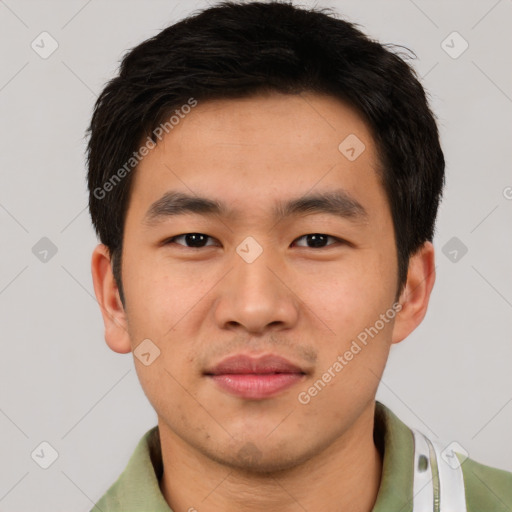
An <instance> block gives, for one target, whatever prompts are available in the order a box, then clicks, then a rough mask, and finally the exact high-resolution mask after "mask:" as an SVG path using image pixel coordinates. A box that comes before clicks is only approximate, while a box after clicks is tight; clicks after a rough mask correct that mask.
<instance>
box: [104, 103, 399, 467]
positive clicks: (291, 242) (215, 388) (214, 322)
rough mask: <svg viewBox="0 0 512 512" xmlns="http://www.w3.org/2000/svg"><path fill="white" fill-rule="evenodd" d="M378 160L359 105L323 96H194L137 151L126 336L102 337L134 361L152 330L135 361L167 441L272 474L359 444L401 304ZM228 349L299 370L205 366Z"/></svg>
mask: <svg viewBox="0 0 512 512" xmlns="http://www.w3.org/2000/svg"><path fill="white" fill-rule="evenodd" d="M347 137H349V139H347ZM355 137H357V138H355ZM343 141H345V142H343ZM340 144H341V146H340ZM363 144H364V146H363ZM378 165H379V163H378V158H377V154H376V149H375V146H374V143H373V141H372V137H371V135H370V132H369V130H368V128H367V126H366V125H365V123H364V122H363V121H362V119H361V118H360V117H359V116H358V115H357V113H356V112H355V111H354V110H352V109H351V108H349V107H348V106H346V105H344V104H343V103H341V102H340V101H339V100H337V99H334V98H331V97H328V96H320V95H314V94H302V95H279V94H273V95H269V96H258V97H251V98H248V99H240V100H222V101H211V102H205V103H201V102H199V103H198V105H197V106H196V107H195V108H193V109H192V111H191V112H190V113H189V114H187V115H186V116H185V117H184V118H183V119H181V120H180V122H179V124H177V125H176V126H174V128H173V129H172V130H171V131H169V133H168V134H167V135H165V137H164V138H163V140H162V141H161V142H159V143H158V144H157V146H156V147H155V148H154V149H152V150H151V151H150V152H149V154H148V155H147V156H146V157H145V158H144V159H143V160H142V161H141V163H140V164H139V166H138V168H137V170H136V174H135V175H134V182H133V184H132V186H133V188H132V193H131V197H130V203H129V208H128V212H127V217H126V224H125V231H124V247H123V256H122V262H123V263H122V281H123V286H124V292H125V297H126V308H125V309H124V311H123V310H122V308H121V309H119V310H118V313H115V312H114V313H113V314H114V315H116V314H118V320H119V321H118V322H117V323H118V324H120V323H122V324H123V326H124V329H121V328H118V327H115V326H111V327H110V328H108V329H107V333H106V339H107V342H108V343H109V345H110V346H111V348H112V349H113V350H116V351H118V352H127V351H130V350H134V351H135V354H137V353H138V352H137V350H136V349H137V347H139V344H141V343H142V342H143V340H146V341H144V343H145V345H144V344H143V345H140V348H139V349H138V351H139V352H142V353H143V354H145V355H144V356H143V358H142V359H144V358H145V363H148V364H144V363H143V362H142V361H141V360H140V359H139V358H138V357H135V365H136V368H137V372H138V377H139V379H140V382H141V384H142V387H143V389H144V392H145V394H146V395H147V397H148V399H149V401H150V402H151V404H152V406H153V407H154V409H155V410H156V412H157V414H158V419H159V425H160V428H161V430H162V432H163V433H164V435H166V436H168V438H173V439H176V440H179V442H180V443H182V442H184V443H186V445H187V446H189V447H191V448H193V449H194V450H196V451H197V452H198V453H201V454H202V455H204V456H207V457H208V458H209V459H211V460H213V461H217V462H221V463H223V464H227V465H229V466H232V467H240V468H242V467H243V468H248V467H251V468H253V469H258V470H261V471H264V470H271V469H283V468H287V467H291V466H294V465H297V464H299V463H301V462H304V461H306V460H307V459H308V458H310V457H312V456H313V455H314V454H316V453H319V452H320V451H321V450H322V449H324V448H325V447H327V446H329V445H330V444H332V443H333V442H335V441H336V440H339V439H347V436H349V433H350V432H352V431H353V430H354V425H356V424H357V422H358V421H359V419H360V418H361V417H362V415H363V413H364V411H366V410H368V408H369V407H370V404H373V400H374V397H375V393H376V390H377V386H378V382H379V378H380V376H381V374H382V372H383V369H384V365H385V362H386V359H387V356H388V353H389V348H390V345H391V343H393V342H394V341H397V334H396V332H395V334H394V333H393V331H394V328H395V324H397V323H398V322H399V321H400V320H399V319H400V315H401V314H402V312H400V313H397V309H395V310H393V309H392V308H393V304H394V298H395V293H396V291H397V290H396V283H397V256H396V248H395V238H394V231H393V224H392V218H391V213H390V209H389V206H388V202H387V198H386V196H385V193H384V189H383V187H382V184H381V182H380V178H379V176H378V174H377V169H378ZM134 172H135V171H134ZM166 194H168V196H167V201H166V200H165V195H166ZM178 194H182V195H187V196H190V198H192V199H195V202H194V203H193V204H192V203H191V201H187V200H186V198H184V197H183V196H178ZM162 198H164V199H162ZM177 199H180V201H179V202H177ZM199 199H201V201H200V200H199ZM202 200H207V201H202ZM109 275H110V274H109ZM97 282H99V278H97V277H96V278H95V283H97ZM104 282H105V281H104ZM109 283H111V284H112V280H110V281H109ZM95 286H96V284H95ZM112 287H114V285H112ZM117 304H119V301H117ZM364 333H366V336H365V334H364ZM370 333H371V334H370ZM147 340H150V341H147ZM148 354H149V355H148ZM233 355H246V356H249V357H254V358H259V357H260V356H266V355H272V356H280V357H282V358H285V359H286V360H287V361H288V362H289V363H291V364H292V365H294V370H293V371H290V369H289V368H288V369H287V370H286V369H283V367H278V368H277V370H278V373H274V374H273V375H270V374H269V371H267V370H268V368H267V370H265V371H266V375H263V373H265V371H261V372H260V374H259V375H255V374H254V373H253V374H252V375H250V374H249V375H247V374H246V375H239V374H238V375H236V374H235V373H236V371H235V370H233V369H229V370H226V369H225V371H224V374H223V375H216V376H212V375H211V373H212V371H213V370H212V369H213V368H214V367H216V365H217V364H218V363H220V362H222V360H223V359H225V358H226V357H228V356H233ZM268 361H270V360H267V362H268ZM239 364H241V363H239ZM270 366H272V365H270ZM242 367H243V365H242V366H239V369H240V368H242ZM253 370H254V368H253ZM274 370H276V368H274ZM280 371H282V373H280ZM220 373H222V371H221V372H220Z"/></svg>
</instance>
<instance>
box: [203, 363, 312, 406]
mask: <svg viewBox="0 0 512 512" xmlns="http://www.w3.org/2000/svg"><path fill="white" fill-rule="evenodd" d="M204 375H205V376H207V377H209V378H210V379H212V381H213V382H215V384H216V385H218V386H219V387H220V388H221V389H223V390H225V391H227V392H228V393H230V394H232V395H235V396H238V397H242V398H250V399H263V398H268V397H271V396H275V395H277V394H278V393H280V392H282V391H284V390H286V389H288V388H290V387H291V386H293V385H295V384H297V383H299V382H301V381H302V380H304V378H305V376H306V372H305V371H304V370H303V369H302V368H300V367H299V366H298V365H296V364H294V363H292V362H291V361H289V360H288V359H285V358H284V357H282V356H279V355H277V354H267V355H264V356H260V357H252V356H249V355H245V354H238V355H234V356H230V357H227V358H225V359H223V360H222V361H221V362H220V363H218V364H217V365H215V366H214V367H213V368H211V369H209V370H207V371H205V372H204Z"/></svg>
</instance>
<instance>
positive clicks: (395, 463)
mask: <svg viewBox="0 0 512 512" xmlns="http://www.w3.org/2000/svg"><path fill="white" fill-rule="evenodd" d="M374 439H375V443H376V445H377V446H378V447H379V449H380V451H381V453H382V454H383V464H382V476H381V482H380V487H379V492H378V494H377V500H376V502H375V505H374V507H373V510H372V512H386V511H389V510H393V511H396V512H412V488H413V474H414V471H413V469H414V468H413V464H414V459H413V453H414V444H413V437H412V432H411V430H410V429H409V427H407V426H406V425H405V424H404V423H402V421H400V420H399V419H398V418H397V417H396V416H395V415H394V414H393V412H391V411H390V410H389V409H388V408H387V407H386V406H385V405H383V404H381V403H380V402H376V408H375V428H374ZM162 473H163V464H162V451H161V445H160V436H159V431H158V426H155V427H153V428H151V429H150V430H148V431H147V432H146V433H145V434H144V435H143V437H142V438H141V440H140V441H139V443H138V444H137V447H136V448H135V451H134V452H133V455H132V456H131V458H130V460H129V461H128V464H127V466H126V468H125V470H124V471H123V473H122V474H121V475H120V477H119V478H118V479H117V480H116V482H115V483H114V484H113V485H112V486H111V487H110V488H109V489H108V491H107V492H106V493H105V495H104V496H103V497H102V498H101V499H100V501H99V502H98V503H97V505H96V507H95V508H94V509H93V510H92V511H91V512H97V511H100V510H109V511H111V512H118V511H119V512H121V511H123V512H135V511H140V510H151V511H152V512H172V509H171V508H170V507H169V505H168V504H167V502H166V501H165V499H164V496H163V494H162V492H161V490H160V485H159V480H160V478H161V476H162Z"/></svg>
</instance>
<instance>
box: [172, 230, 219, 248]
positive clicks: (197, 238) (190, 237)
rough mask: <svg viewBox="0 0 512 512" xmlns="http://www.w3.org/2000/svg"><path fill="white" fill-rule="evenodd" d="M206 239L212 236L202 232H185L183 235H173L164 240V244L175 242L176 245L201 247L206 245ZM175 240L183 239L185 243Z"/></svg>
mask: <svg viewBox="0 0 512 512" xmlns="http://www.w3.org/2000/svg"><path fill="white" fill-rule="evenodd" d="M208 239H212V237H210V236H208V235H205V234H203V233H185V234H183V235H177V236H173V237H172V238H169V239H168V240H166V242H165V245H167V244H172V243H177V244H178V245H185V247H188V248H190V249H200V248H201V247H206V246H207V245H212V244H206V242H207V240H208ZM177 240H183V241H184V242H185V243H181V242H177Z"/></svg>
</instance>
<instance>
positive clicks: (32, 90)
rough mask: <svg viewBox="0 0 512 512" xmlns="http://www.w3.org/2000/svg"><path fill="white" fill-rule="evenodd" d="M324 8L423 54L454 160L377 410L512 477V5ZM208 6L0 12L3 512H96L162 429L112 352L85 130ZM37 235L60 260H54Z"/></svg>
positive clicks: (126, 4)
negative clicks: (428, 281)
mask: <svg viewBox="0 0 512 512" xmlns="http://www.w3.org/2000/svg"><path fill="white" fill-rule="evenodd" d="M302 5H313V3H312V2H303V3H302ZM317 5H320V6H332V7H335V8H336V10H337V11H338V12H339V13H340V14H341V15H344V16H345V17H346V18H347V19H348V20H350V21H354V22H356V23H359V24H360V25H361V28H362V29H363V30H364V31H365V32H366V33H368V34H369V35H371V36H372V37H374V38H376V39H378V40H379V41H380V42H382V43H396V44H403V45H405V46H407V47H409V48H411V49H412V50H414V51H415V53H416V54H417V56H418V59H417V60H416V61H415V62H414V66H415V68H416V70H417V71H418V73H419V75H420V76H421V77H423V80H422V81H423V84H424V86H425V87H426V89H427V91H428V92H429V94H430V98H431V102H432V107H433V109H434V111H435V113H436V115H437V117H438V119H439V127H440V131H441V136H442V144H443V149H444V151H445V156H446V161H447V188H446V192H445V197H444V201H443V203H442V206H441V208H440V212H439V220H438V229H437V234H436V238H435V241H434V245H435V247H436V249H437V282H436V285H435V287H434V291H433V295H432V298H431V303H430V308H429V311H428V314H427V316H426V318H425V320H424V321H423V323H422V325H421V326H420V327H419V328H418V329H417V330H416V331H415V332H414V333H413V334H412V335H411V336H410V337H409V338H408V339H407V340H405V341H404V342H402V343H401V344H399V345H398V346H396V347H393V349H392V354H391V358H390V360H389V364H388V366H387V369H386V372H385V374H384V377H383V380H382V383H381V386H380V389H379V394H378V398H379V399H380V400H381V401H383V402H384V403H385V404H386V405H388V406H389V407H390V408H391V409H392V410H393V411H394V412H395V413H396V414H397V415H398V416H399V417H400V418H401V419H402V420H403V421H405V422H406V423H407V424H409V425H410V426H412V427H416V428H419V429H421V430H422V431H424V432H425V433H426V434H427V435H430V436H431V437H433V438H434V439H440V440H443V441H444V442H446V443H449V442H451V441H453V440H456V441H457V442H458V443H459V444H460V445H461V446H462V447H464V449H465V450H467V452H469V455H470V456H471V457H472V458H474V459H476V460H479V461H481V462H484V463H486V464H488V465H492V466H497V467H500V468H503V469H507V470H509V471H512V443H511V442H510V432H511V427H512V373H511V361H512V343H511V339H510V338H511V336H510V327H511V322H510V319H511V316H512V315H511V313H512V272H511V271H510V262H511V261H512V237H511V236H510V235H511V232H510V226H511V220H512V200H511V198H512V188H510V187H512V173H511V172H510V169H511V167H510V164H511V161H512V155H511V146H512V144H511V142H512V133H511V131H512V130H511V128H512V117H511V107H512V76H511V73H510V64H511V62H510V60H511V59H510V48H511V47H512V35H511V34H512V32H511V31H510V22H511V18H512V2H511V1H510V0H500V1H496V0H489V1H487V0H486V1H478V2H476V1H473V2H468V1H465V2H454V1H444V2H441V1H439V2H434V1H421V0H415V1H412V0H411V1H409V0H401V1H394V2H391V1H387V2H380V1H358V2H356V1H331V2H328V1H322V2H319V3H317ZM204 6H207V3H206V2H204V1H200V2H196V3H193V2H190V3H188V2H175V1H172V0H166V1H151V2H142V1H126V0H124V1H106V0H89V1H83V0H76V1H75V0H73V1H69V0H68V1H65V2H64V1H61V2H56V1H53V2H51V1H46V2H36V1H27V0H7V1H3V2H0V38H1V45H0V47H1V52H2V53H1V55H2V60H1V63H2V65H1V69H0V112H1V117H0V119H1V121H0V122H1V125H0V130H1V131H0V141H1V144H2V150H1V151H0V223H1V224H0V225H1V235H2V249H1V253H0V258H1V260H0V262H1V265H0V319H1V326H2V351H1V353H2V357H1V358H0V373H1V378H2V386H1V388H0V432H1V437H0V461H1V467H0V510H2V511H11V512H12V511H33V510H38V511H41V512H44V511H50V510H51V511H53V512H56V511H64V510H66V511H69V510H76V511H88V510H90V508H91V507H92V504H93V502H94V501H96V500H97V499H98V498H99V497H100V496H101V495H102V494H103V493H104V492H105V491H106V489H107V488H108V487H109V486H110V484H111V483H112V482H113V481H114V480H115V479H116V478H117V477H118V476H119V474H120V473H121V471H122V469H123V468H124V467H125V465H126V463H127V461H128V458H129V456H130V454H131V453H132V451H133V449H134V448H135V445H136V443H137V442H138V440H139V439H140V437H141V436H142V434H143V433H144V432H145V431H146V430H147V429H149V428H150V427H152V426H153V425H155V424H156V414H155V413H154V411H153V410H152V408H151V407H150V405H149V403H148V401H147V399H146V398H145V396H144V393H143V391H142V390H141V388H140V385H139V383H138V380H137V377H136V373H135V369H134V364H133V358H132V355H131V354H126V355H120V354H116V353H114V352H112V351H110V349H109V348H108V347H107V345H106V344H105V342H104V338H103V322H102V318H101V314H100V309H99V307H98V304H97V303H96V300H95V297H94V291H93V286H92V278H91V272H90V259H91V253H92V250H93V248H94V246H95V245H96V243H97V241H96V237H95V234H94V232H93V229H92V226H91V222H90V218H89V213H88V210H87V207H86V205H87V191H86V182H85V175H86V174H85V173H86V171H85V160H84V149H85V139H84V131H85V129H86V127H87V125H88V123H89V120H90V115H91V111H92V106H93V102H94V101H95V98H96V96H97V95H98V94H99V92H100V91H101V89H102V87H103V85H104V84H105V82H106V81H107V80H108V79H109V78H111V77H112V76H113V74H114V73H115V71H116V69H117V67H118V63H119V60H120V59H121V57H122V55H123V54H124V52H125V51H126V50H128V49H129V48H131V47H133V46H134V45H136V44H138V43H139V42H142V41H143V40H144V39H146V38H148V37H150V36H153V35H155V34H156V33H157V32H159V31H160V30H161V29H162V28H164V27H165V26H167V25H168V24H169V23H171V22H174V21H176V20H178V19H180V18H181V17H183V16H184V15H185V14H187V13H189V12H190V11H192V10H194V9H197V8H200V7H204ZM43 31H47V32H49V33H50V34H51V36H52V37H53V38H54V39H55V40H56V41H57V43H58V45H59V46H58V49H57V50H56V51H55V52H54V53H53V54H52V55H50V56H49V57H48V58H46V59H43V58H41V57H40V55H39V54H38V53H36V52H35V51H34V50H33V49H32V48H31V43H32V41H34V40H35V41H36V43H37V42H38V41H39V45H40V46H42V43H41V42H40V40H41V39H40V38H38V36H39V34H40V33H41V32H43ZM453 31H457V32H458V33H459V34H460V35H461V36H462V37H463V38H464V40H466V41H467V42H468V44H469V47H468V49H467V50H466V51H465V52H464V53H462V54H461V55H460V56H458V58H453V56H450V55H449V54H448V53H447V52H446V51H445V49H443V47H442V42H443V41H444V40H445V39H446V38H447V36H449V35H450V34H451V33H452V32H453ZM455 37H457V36H455ZM446 44H449V45H450V46H451V47H452V48H451V49H450V50H449V51H451V52H452V54H453V53H454V52H458V51H460V49H461V48H462V46H461V44H462V40H460V39H457V38H456V39H453V36H452V37H451V38H448V40H447V43H445V45H446ZM49 47H50V46H49V40H46V43H45V48H46V49H48V48H49ZM507 48H508V50H507ZM507 187H509V188H507ZM43 237H47V238H48V239H49V240H51V242H52V243H53V244H54V245H55V248H56V250H57V252H56V254H54V255H52V252H49V253H48V254H47V255H46V261H41V258H43V259H44V256H43V255H42V254H43V253H41V252H38V250H39V251H40V250H42V249H41V247H43V249H44V247H45V246H44V244H47V243H48V242H45V241H43V242H40V239H41V238H43ZM453 237H456V238H457V240H455V241H454V240H452V239H453ZM38 243H39V244H43V245H42V246H41V247H40V246H39V245H36V244H38ZM446 244H448V245H446ZM453 244H455V245H453ZM457 244H458V245H457ZM461 244H464V246H465V247H467V249H468V252H467V253H466V254H465V255H462V252H461V250H460V247H461ZM34 246H36V249H34V251H33V247H34ZM443 247H445V248H446V249H445V252H446V255H445V254H443ZM454 248H455V250H457V251H458V253H457V256H458V258H457V260H456V261H453V256H454V253H453V250H454ZM34 252H35V254H34ZM450 252H451V255H450ZM43 441H46V442H48V443H50V445H51V446H52V447H54V449H55V450H56V451H57V452H58V458H57V460H56V461H55V462H54V463H53V464H52V465H51V466H50V467H49V468H48V469H42V468H41V467H40V466H39V465H38V464H37V463H36V462H35V461H34V460H33V459H32V457H31V453H32V452H33V451H34V450H35V449H36V448H38V447H39V448H38V449H39V451H37V450H36V453H39V454H40V455H41V453H44V456H42V455H41V456H40V458H39V459H38V461H39V463H44V460H43V459H45V458H46V461H47V462H48V460H49V459H48V457H49V456H50V451H49V449H48V448H46V451H45V448H44V446H43V452H41V447H40V446H39V445H40V443H41V442H43ZM35 458H36V459H37V457H35Z"/></svg>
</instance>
